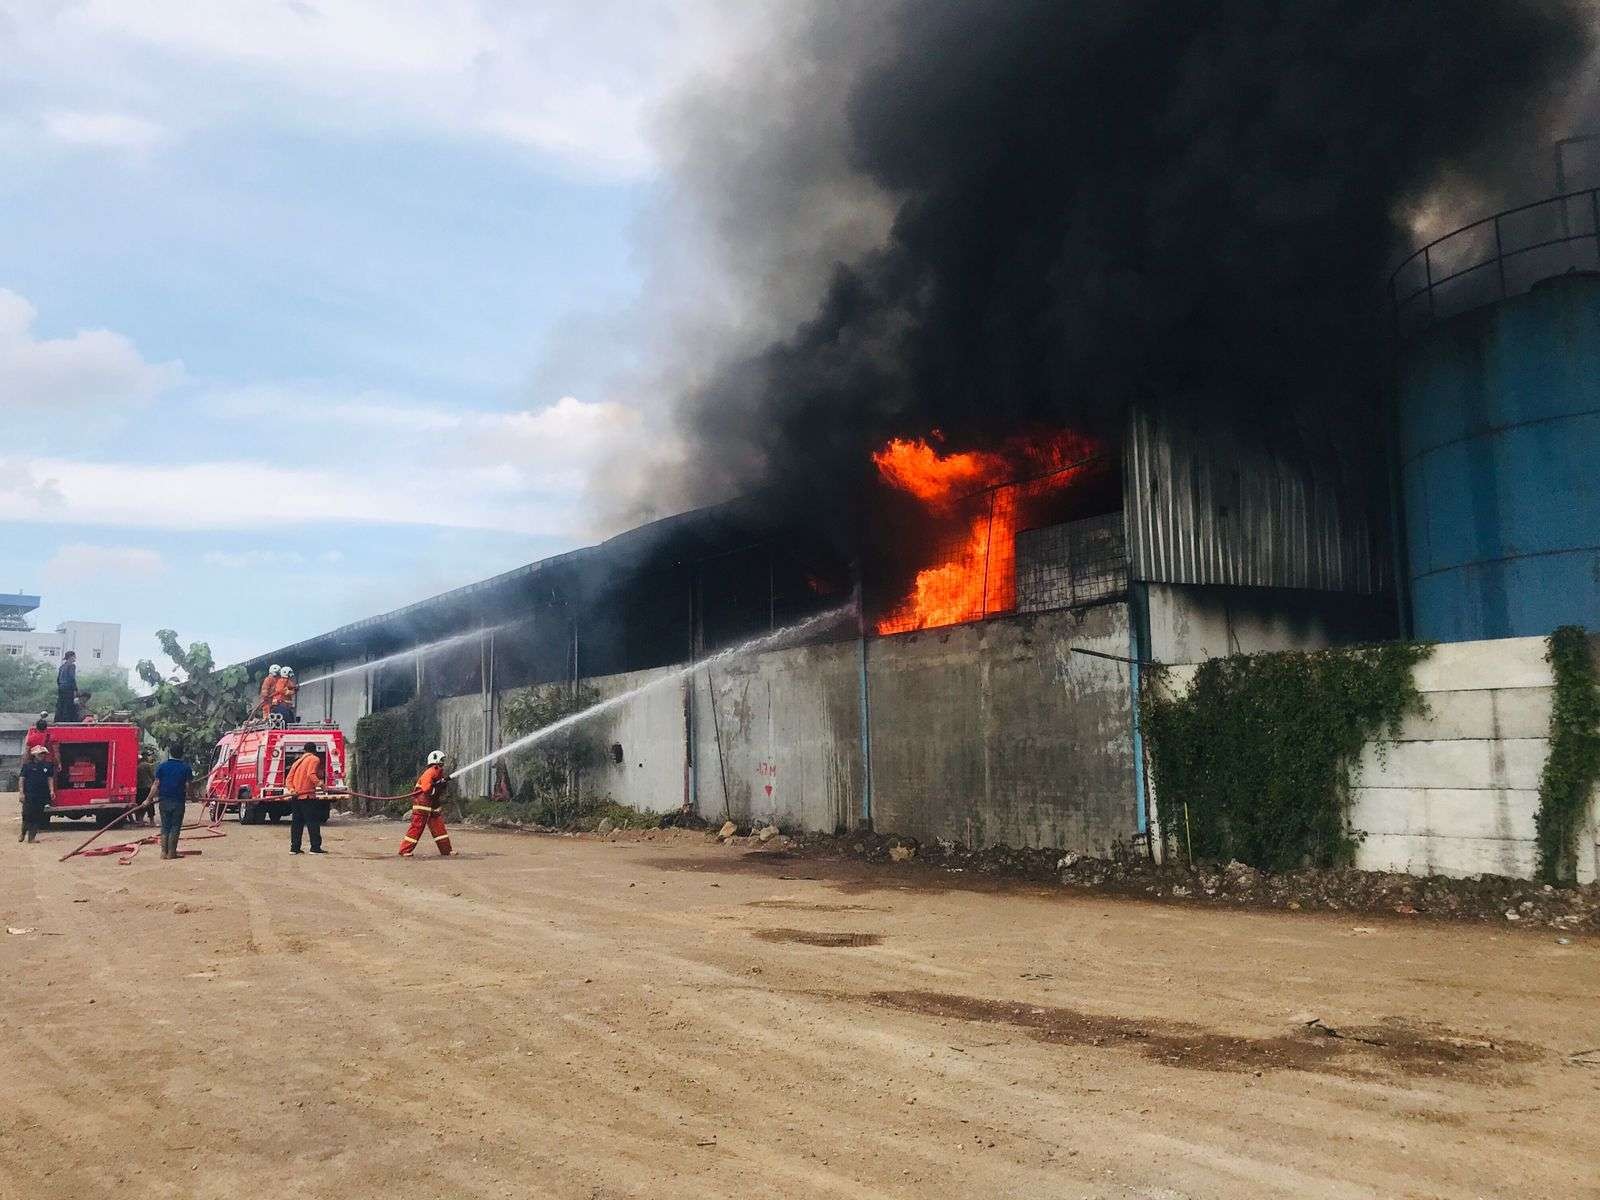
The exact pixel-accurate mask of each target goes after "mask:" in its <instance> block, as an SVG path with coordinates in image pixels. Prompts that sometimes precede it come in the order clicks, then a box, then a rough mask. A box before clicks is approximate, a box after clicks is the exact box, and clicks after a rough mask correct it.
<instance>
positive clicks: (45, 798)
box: [17, 746, 56, 842]
mask: <svg viewBox="0 0 1600 1200" xmlns="http://www.w3.org/2000/svg"><path fill="white" fill-rule="evenodd" d="M19 786H20V787H21V788H22V833H21V834H20V835H19V836H18V837H17V841H19V842H32V841H36V840H38V836H39V830H41V829H43V828H44V823H45V822H46V821H48V820H49V819H50V818H49V816H48V815H46V813H45V809H47V808H49V807H50V806H51V805H52V804H54V803H55V802H56V764H55V763H53V762H51V761H50V751H49V750H47V749H46V748H45V747H43V746H35V747H34V748H33V749H32V750H29V751H28V761H27V762H25V763H23V764H22V778H21V780H20V781H19Z"/></svg>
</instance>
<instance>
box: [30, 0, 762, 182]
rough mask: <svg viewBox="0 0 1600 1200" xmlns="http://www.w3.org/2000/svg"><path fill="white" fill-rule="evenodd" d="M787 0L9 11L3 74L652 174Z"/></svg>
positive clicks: (185, 119)
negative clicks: (675, 104)
mask: <svg viewBox="0 0 1600 1200" xmlns="http://www.w3.org/2000/svg"><path fill="white" fill-rule="evenodd" d="M778 7H781V0H540V2H539V3H537V4H529V3H526V0H289V2H285V0H140V2H138V3H129V2H128V0H82V2H78V3H72V4H56V3H34V4H23V5H20V6H17V7H16V8H15V9H14V10H12V11H8V12H7V14H6V15H7V16H8V17H9V20H10V23H11V26H12V28H13V30H14V35H13V37H12V39H11V46H10V47H8V49H14V50H15V51H17V52H18V53H15V54H14V55H13V58H14V59H16V62H15V63H14V64H8V69H10V70H12V71H14V72H15V73H17V74H19V75H20V76H22V77H24V78H27V79H29V80H32V81H35V82H39V81H42V82H43V83H44V85H45V91H46V94H52V89H53V90H54V93H56V94H60V95H62V96H71V97H73V101H72V102H73V104H74V106H76V105H81V104H82V103H83V102H84V101H83V98H82V97H83V96H84V95H85V94H87V95H88V96H92V97H94V98H95V100H97V101H98V102H99V103H100V104H102V105H104V106H105V107H106V108H107V109H108V110H110V111H122V110H123V109H124V108H129V107H131V108H136V109H138V110H139V111H140V112H143V113H148V114H150V116H147V117H145V118H144V119H146V120H152V119H153V120H155V121H156V122H157V123H158V124H166V125H171V126H176V127H195V126H200V125H204V124H207V123H219V122H231V121H234V120H237V119H239V118H241V117H242V118H245V119H257V118H259V119H265V120H269V121H272V122H274V123H285V122H297V121H299V122H306V123H312V124H315V125H317V126H319V127H322V128H326V127H328V126H329V125H330V124H337V125H338V126H340V127H342V128H345V129H349V130H354V131H366V130H373V129H378V130H386V131H396V132H400V133H402V134H404V135H406V136H413V135H414V134H415V133H416V132H417V131H418V130H424V131H433V132H441V133H446V134H451V135H457V136H468V137H478V138H486V139H491V140H495V141H501V142H505V143H509V144H512V145H515V146H519V147H526V148H529V149H531V150H534V151H536V152H538V153H540V154H543V155H546V156H548V157H549V158H550V159H551V160H553V161H555V162H557V163H560V164H564V165H566V166H567V167H569V168H572V169H575V170H578V171H580V172H583V173H591V174H598V175H603V176H622V177H628V176H640V175H644V174H648V173H650V172H651V171H652V170H653V169H654V154H653V152H652V150H651V148H650V144H649V139H648V136H647V135H648V126H649V124H650V120H651V116H652V114H653V112H654V110H655V108H656V106H657V105H658V103H659V101H660V100H661V98H662V97H663V96H664V95H666V94H667V93H668V92H670V91H672V90H673V89H674V88H676V87H677V86H678V85H679V84H680V83H681V82H682V81H683V80H685V79H686V78H689V77H691V76H693V75H696V74H698V73H700V72H702V71H703V70H706V69H714V68H715V66H716V64H718V63H719V62H720V61H721V60H722V58H723V57H724V55H725V54H726V53H727V51H728V49H729V47H730V46H732V45H734V44H737V43H738V42H739V41H741V40H743V39H745V38H746V37H747V36H748V33H749V30H751V29H752V28H758V27H761V26H762V25H763V24H764V22H765V20H766V19H767V18H768V16H769V14H770V13H771V12H772V11H774V10H775V9H776V8H778Z"/></svg>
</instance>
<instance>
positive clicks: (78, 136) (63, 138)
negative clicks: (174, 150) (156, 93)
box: [44, 112, 168, 151]
mask: <svg viewBox="0 0 1600 1200" xmlns="http://www.w3.org/2000/svg"><path fill="white" fill-rule="evenodd" d="M44 127H45V131H46V132H47V133H49V135H50V136H51V137H52V138H54V139H55V140H56V141H58V142H64V143H65V144H67V145H69V146H95V147H102V148H105V149H110V150H133V151H142V150H149V149H150V148H151V147H153V146H155V145H157V144H158V143H160V142H163V141H165V140H166V139H167V136H168V132H167V129H166V128H165V127H164V126H162V125H158V124H157V123H156V122H154V121H147V120H145V119H144V118H143V117H136V116H133V115H132V114H130V113H119V112H52V113H47V114H46V115H45V118H44Z"/></svg>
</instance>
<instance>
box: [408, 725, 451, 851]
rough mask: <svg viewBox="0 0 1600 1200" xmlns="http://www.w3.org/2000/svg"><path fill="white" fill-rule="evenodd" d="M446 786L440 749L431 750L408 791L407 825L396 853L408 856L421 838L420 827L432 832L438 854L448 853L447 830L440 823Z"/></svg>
mask: <svg viewBox="0 0 1600 1200" xmlns="http://www.w3.org/2000/svg"><path fill="white" fill-rule="evenodd" d="M449 786H450V776H448V775H446V774H445V773H444V751H443V750H435V751H434V752H433V753H431V754H429V755H428V766H427V768H426V769H425V770H424V771H423V772H422V774H421V775H420V776H418V777H417V786H416V787H415V788H413V789H412V791H411V827H410V828H409V829H407V830H406V835H405V837H403V838H401V839H400V854H401V857H403V858H410V857H411V852H412V851H413V850H415V849H416V848H417V843H418V842H420V841H421V840H422V831H423V830H424V829H426V830H427V831H428V832H429V833H431V834H433V844H434V845H435V846H437V847H439V853H440V854H449V853H450V833H449V831H448V830H447V829H445V827H444V793H445V789H446V788H447V787H449Z"/></svg>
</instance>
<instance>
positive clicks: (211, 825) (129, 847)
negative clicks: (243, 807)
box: [59, 800, 228, 867]
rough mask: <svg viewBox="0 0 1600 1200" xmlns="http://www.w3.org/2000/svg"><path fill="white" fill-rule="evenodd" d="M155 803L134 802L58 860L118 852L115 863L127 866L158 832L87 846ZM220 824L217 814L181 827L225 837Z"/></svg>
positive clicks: (151, 842) (154, 841)
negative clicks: (129, 840)
mask: <svg viewBox="0 0 1600 1200" xmlns="http://www.w3.org/2000/svg"><path fill="white" fill-rule="evenodd" d="M155 804H156V801H155V800H146V801H145V802H144V803H143V804H136V805H135V806H134V807H132V808H130V809H128V810H127V811H126V812H124V813H123V814H122V815H121V816H119V817H117V818H116V819H114V820H111V821H107V822H106V823H105V824H104V825H102V826H101V827H100V828H99V829H97V830H95V831H94V833H92V834H91V835H90V836H89V837H88V838H87V839H86V840H85V841H83V842H81V843H79V844H78V845H77V846H75V847H73V848H72V849H71V850H69V851H68V852H67V853H65V854H63V855H62V856H61V858H60V860H59V861H61V862H66V861H67V859H69V858H75V857H77V856H78V855H80V854H81V855H83V856H84V857H85V858H98V857H100V856H102V855H110V854H120V855H122V856H123V857H122V859H121V861H120V862H118V863H117V865H118V866H119V867H125V866H127V865H128V864H129V863H130V862H132V861H133V857H134V855H136V854H138V853H139V848H140V847H141V846H153V845H155V843H156V842H157V841H159V840H160V836H161V835H160V834H155V833H150V834H146V835H145V836H144V837H141V838H138V839H136V840H134V841H131V842H117V843H115V844H113V845H109V846H97V847H95V849H93V850H91V849H89V847H90V846H91V845H93V844H94V843H95V842H96V841H98V840H99V839H100V838H101V837H103V836H104V835H106V834H108V833H110V832H111V831H112V830H113V829H115V828H116V827H117V826H118V825H120V824H122V823H123V822H124V821H126V820H127V819H128V818H130V817H133V816H137V815H138V814H139V813H142V812H145V811H146V810H148V809H150V808H153V807H155ZM221 824H222V819H221V817H220V816H218V817H216V818H213V819H212V820H211V821H208V822H204V823H195V824H191V825H185V826H183V829H195V830H201V831H203V832H202V834H201V836H203V837H207V838H214V837H227V836H228V835H227V834H225V833H223V832H222V829H221V828H220V826H221ZM179 840H180V841H181V840H182V833H181V832H180V834H179ZM189 840H190V841H194V840H195V839H194V838H190V839H189ZM179 853H182V851H180V852H179ZM190 853H193V854H199V853H200V851H198V850H194V851H190Z"/></svg>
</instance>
